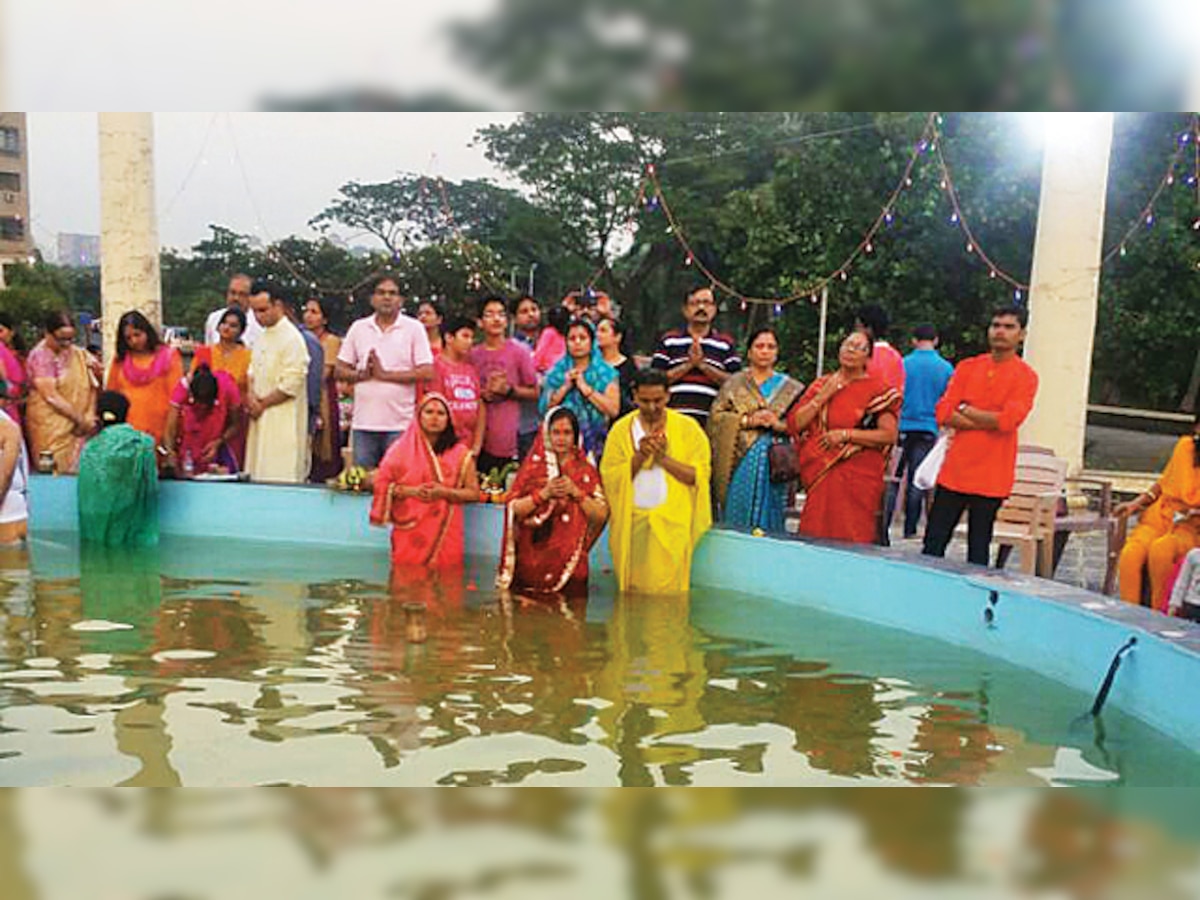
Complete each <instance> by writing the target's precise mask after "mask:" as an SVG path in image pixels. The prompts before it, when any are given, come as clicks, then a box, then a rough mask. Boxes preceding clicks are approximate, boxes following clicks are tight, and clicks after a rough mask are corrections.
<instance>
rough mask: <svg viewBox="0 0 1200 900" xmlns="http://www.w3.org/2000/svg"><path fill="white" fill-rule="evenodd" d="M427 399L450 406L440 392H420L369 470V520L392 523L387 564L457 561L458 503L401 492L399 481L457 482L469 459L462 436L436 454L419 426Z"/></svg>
mask: <svg viewBox="0 0 1200 900" xmlns="http://www.w3.org/2000/svg"><path fill="white" fill-rule="evenodd" d="M429 403H441V404H442V405H443V406H444V407H446V413H447V415H449V413H450V405H449V404H448V403H447V402H446V398H445V397H443V396H442V395H441V394H426V395H425V396H424V397H423V398H422V400H421V402H420V403H419V404H417V410H416V415H415V416H414V417H413V422H412V424H411V425H410V426H409V428H408V430H407V431H406V432H404V434H403V435H402V436H401V437H399V438H398V439H397V440H396V442H395V443H393V444H392V446H391V447H390V448H388V452H387V454H386V455H385V456H384V457H383V461H382V462H381V463H380V464H379V468H378V470H376V472H375V497H374V501H373V502H372V503H371V524H372V525H386V524H388V523H389V522H390V523H391V525H392V564H393V565H397V566H403V565H416V566H427V567H429V568H432V569H448V568H455V567H459V566H461V565H462V564H463V547H464V541H463V511H462V504H460V503H451V502H450V501H449V500H421V499H418V498H417V497H401V496H399V495H398V494H397V493H396V491H395V488H396V487H397V486H399V485H404V486H406V487H417V486H420V485H422V484H429V483H430V482H437V483H439V484H443V485H445V486H446V487H461V486H462V485H461V483H460V482H461V481H462V476H463V471H464V469H465V468H466V465H467V461H468V459H470V451H469V450H468V449H467V445H466V442H465V441H461V440H460V441H458V442H457V443H455V445H454V446H453V447H451V448H450V449H449V450H447V451H446V452H445V453H443V454H441V455H440V456H439V455H438V454H436V453H434V452H433V446H432V445H431V444H430V443H429V440H428V438H426V437H425V432H423V431H422V430H421V418H420V417H421V410H422V409H424V408H425V406H426V405H427V404H429Z"/></svg>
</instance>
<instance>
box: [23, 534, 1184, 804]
mask: <svg viewBox="0 0 1200 900" xmlns="http://www.w3.org/2000/svg"><path fill="white" fill-rule="evenodd" d="M491 576H492V571H491V567H490V565H488V564H485V563H483V562H481V561H476V562H473V563H472V564H471V565H470V566H469V568H468V571H467V573H466V574H465V577H462V576H456V577H453V578H437V577H426V578H421V579H417V580H415V581H413V582H411V583H396V584H389V573H388V567H387V559H386V556H385V555H384V554H381V553H380V552H379V550H378V549H370V550H361V551H359V550H354V551H343V550H320V549H313V548H311V547H303V548H301V547H288V546H284V545H279V544H269V543H262V544H255V543H249V542H245V541H240V542H237V543H233V542H228V541H222V540H215V539H214V540H208V539H206V540H192V539H186V540H185V539H170V540H166V541H165V542H164V544H163V545H162V546H161V547H160V548H158V549H157V550H155V551H150V552H137V553H130V552H124V551H106V550H102V549H93V548H87V549H86V551H84V552H81V549H80V548H79V547H78V546H77V545H76V544H74V543H73V538H72V537H70V536H68V535H64V536H56V535H43V536H40V537H39V538H38V539H36V540H34V541H33V542H32V543H31V545H30V548H29V550H28V552H25V551H13V550H6V551H0V785H10V786H11V785H88V786H103V785H138V786H174V785H184V786H205V785H208V786H225V785H268V784H271V785H274V784H297V785H356V786H434V785H458V786H484V785H536V786H556V787H557V786H562V787H567V786H571V787H577V786H692V785H695V786H721V787H754V786H771V787H779V786H794V787H811V786H838V785H902V784H922V785H925V784H929V785H987V786H1046V785H1087V786H1094V787H1105V788H1112V787H1119V786H1120V787H1172V788H1190V787H1196V786H1200V766H1198V765H1197V762H1198V761H1200V760H1198V757H1197V755H1196V754H1195V753H1193V752H1191V751H1190V750H1189V749H1188V748H1185V747H1183V746H1181V745H1180V744H1178V743H1176V742H1174V741H1172V740H1171V739H1169V738H1167V737H1165V736H1163V735H1161V734H1159V733H1157V732H1155V731H1154V730H1152V729H1151V728H1149V727H1148V726H1146V725H1144V724H1142V723H1141V722H1139V721H1138V720H1136V719H1134V718H1132V717H1130V716H1129V715H1126V714H1124V713H1122V712H1121V711H1119V710H1117V709H1115V708H1110V709H1108V710H1106V711H1105V713H1104V715H1103V717H1102V719H1101V720H1100V721H1099V722H1095V721H1093V720H1091V719H1090V718H1085V717H1082V714H1083V713H1085V712H1086V710H1087V709H1088V708H1089V706H1090V704H1091V699H1092V698H1091V697H1090V696H1088V695H1086V694H1084V693H1081V692H1078V691H1075V690H1072V689H1068V688H1065V687H1063V686H1061V685H1058V684H1056V683H1055V682H1052V681H1050V680H1048V679H1046V678H1043V677H1040V676H1039V675H1037V674H1036V673H1035V672H1031V671H1028V670H1024V669H1020V668H1017V667H1015V666H1012V665H1009V664H1006V663H1004V662H1001V661H998V660H996V659H992V658H990V657H987V656H984V655H981V654H978V653H974V652H971V651H967V650H963V649H960V648H956V647H953V646H950V645H947V644H943V643H940V642H937V641H934V640H930V639H927V638H921V637H918V636H914V635H911V634H907V633H903V632H899V631H893V630H889V629H885V628H881V627H877V626H872V625H870V624H866V623H863V622H861V621H852V620H850V619H843V618H841V617H838V616H833V615H829V614H828V613H823V612H819V611H814V610H811V609H806V608H801V607H796V606H791V605H787V604H784V603H781V602H778V601H774V600H770V599H763V598H753V597H748V596H743V595H738V594H732V593H724V592H716V591H704V590H698V591H695V592H693V594H692V595H691V596H690V597H686V598H685V597H679V598H649V597H636V596H614V592H613V590H612V586H611V582H610V581H609V580H607V579H605V578H603V577H600V578H597V579H595V580H596V582H597V583H596V584H595V585H594V586H593V591H592V594H591V596H590V597H589V598H588V599H587V600H586V601H585V600H582V599H579V600H562V601H555V602H545V601H530V600H522V599H505V598H501V597H498V596H497V594H496V593H495V592H494V591H493V590H492V588H491ZM413 603H419V604H421V605H422V607H423V612H422V613H421V615H420V619H421V621H422V624H423V627H424V630H425V632H426V639H425V640H423V641H420V642H414V641H411V640H409V638H410V637H413V636H414V635H413V633H412V631H411V630H410V622H409V616H410V613H409V612H408V611H407V610H406V608H405V605H406V604H413ZM1118 677H1119V676H1118Z"/></svg>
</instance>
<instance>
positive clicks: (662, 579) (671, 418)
mask: <svg viewBox="0 0 1200 900" xmlns="http://www.w3.org/2000/svg"><path fill="white" fill-rule="evenodd" d="M638 415H639V413H638V412H637V411H636V410H635V411H634V412H631V413H629V415H627V416H624V417H623V418H621V419H618V420H617V421H616V422H615V423H613V426H612V428H611V430H610V431H609V432H608V440H607V441H606V442H605V444H604V458H603V459H601V461H600V477H601V479H602V480H603V481H604V491H605V493H606V494H607V495H608V502H609V508H610V510H611V512H612V515H611V516H610V518H609V522H608V534H609V547H610V550H611V552H612V558H613V568H614V569H615V571H616V575H617V583H618V585H619V586H620V588H621V590H634V591H642V592H645V593H674V592H678V591H686V590H687V589H688V585H689V584H690V577H691V565H692V551H693V549H694V548H695V546H696V544H697V543H698V542H699V540H700V538H701V537H702V536H703V534H704V532H706V531H707V530H708V529H709V526H711V525H712V504H711V501H710V499H709V480H710V471H711V451H710V449H709V444H708V438H707V437H705V435H704V430H703V429H702V428H701V427H700V426H699V425H697V424H696V422H695V421H693V420H692V419H691V418H689V417H688V416H685V415H684V414H683V413H679V412H676V411H675V410H672V409H668V410H667V411H666V417H667V419H666V426H665V430H666V435H667V455H669V456H670V457H671V458H673V459H676V460H678V461H679V462H681V463H683V464H684V465H688V466H691V467H692V468H694V469H695V470H696V483H695V484H694V485H692V486H690V487H689V486H687V485H684V484H682V483H680V482H679V481H676V480H675V479H674V478H672V477H671V476H670V475H667V499H666V502H664V503H663V504H662V505H661V506H658V507H656V508H654V509H651V510H644V511H643V510H635V509H634V505H633V474H632V472H630V465H631V463H632V460H633V455H634V446H633V422H634V420H635V419H636V418H637V416H638ZM646 465H652V463H650V462H647V464H646ZM635 514H636V515H638V516H642V517H645V519H646V521H647V524H648V526H649V530H650V536H651V537H652V540H650V541H649V542H648V543H647V545H646V546H644V547H640V548H639V554H638V555H639V557H640V559H641V560H642V561H644V565H643V566H642V567H641V570H640V571H635V566H634V565H633V541H632V535H633V529H634V516H635Z"/></svg>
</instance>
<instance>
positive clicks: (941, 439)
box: [913, 431, 950, 491]
mask: <svg viewBox="0 0 1200 900" xmlns="http://www.w3.org/2000/svg"><path fill="white" fill-rule="evenodd" d="M949 446H950V432H948V431H943V432H942V433H941V434H939V435H938V439H937V441H936V442H935V443H934V445H933V448H932V449H931V450H930V451H929V454H928V455H927V456H926V457H925V458H924V459H923V460H921V464H920V465H919V466H917V471H915V472H914V473H913V487H915V488H916V489H917V490H919V491H928V490H930V489H932V488H933V486H934V485H936V484H937V479H938V473H939V472H941V471H942V463H943V462H945V460H946V448H947V447H949Z"/></svg>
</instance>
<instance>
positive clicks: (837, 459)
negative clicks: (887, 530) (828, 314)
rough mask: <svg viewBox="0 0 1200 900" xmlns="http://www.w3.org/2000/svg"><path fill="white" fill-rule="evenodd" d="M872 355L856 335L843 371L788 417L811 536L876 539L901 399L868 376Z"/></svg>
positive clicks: (847, 344) (803, 516)
mask: <svg viewBox="0 0 1200 900" xmlns="http://www.w3.org/2000/svg"><path fill="white" fill-rule="evenodd" d="M871 349H872V348H871V340H870V338H868V337H867V336H866V335H865V334H862V333H861V332H854V333H853V334H851V335H849V336H848V337H847V338H846V339H845V340H844V341H842V346H841V349H840V350H839V351H838V362H839V364H840V367H839V368H838V370H837V371H836V372H832V373H830V374H828V375H824V376H822V377H821V378H818V379H817V380H816V381H814V382H813V383H812V385H810V386H809V388H808V390H807V391H805V392H804V396H802V397H801V398H800V401H799V402H798V403H797V404H796V406H795V407H794V408H793V410H792V412H791V414H790V415H789V416H788V430H789V431H790V432H791V433H792V434H793V435H794V436H796V440H797V447H796V450H797V457H798V459H797V462H798V464H799V468H800V482H801V484H803V485H804V488H805V490H806V491H807V496H806V498H805V501H804V509H803V511H801V513H800V533H801V534H803V535H807V536H808V537H818V538H832V539H834V540H840V541H850V542H853V543H857V544H869V543H872V542H874V541H875V540H876V537H877V533H876V532H877V528H878V524H877V517H878V515H879V509H880V505H881V504H882V502H883V476H884V470H885V469H886V468H887V455H888V452H889V451H890V450H891V448H892V446H893V445H894V444H895V442H896V426H897V416H898V414H899V411H900V401H901V395H900V392H899V391H897V390H895V389H894V388H891V387H888V385H887V384H886V383H885V382H884V381H882V380H881V379H880V378H878V377H875V376H870V375H867V361H868V360H869V359H870V358H871Z"/></svg>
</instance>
